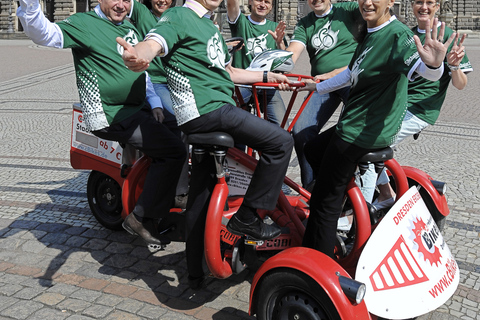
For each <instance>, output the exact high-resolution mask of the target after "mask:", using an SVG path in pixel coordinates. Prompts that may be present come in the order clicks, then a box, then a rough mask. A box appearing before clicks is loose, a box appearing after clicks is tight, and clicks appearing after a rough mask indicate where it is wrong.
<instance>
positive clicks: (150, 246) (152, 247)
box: [147, 243, 166, 253]
mask: <svg viewBox="0 0 480 320" xmlns="http://www.w3.org/2000/svg"><path fill="white" fill-rule="evenodd" d="M165 247H166V245H164V244H162V245H158V244H152V243H149V244H148V245H147V248H148V251H150V252H151V253H155V252H157V251H162V250H165Z"/></svg>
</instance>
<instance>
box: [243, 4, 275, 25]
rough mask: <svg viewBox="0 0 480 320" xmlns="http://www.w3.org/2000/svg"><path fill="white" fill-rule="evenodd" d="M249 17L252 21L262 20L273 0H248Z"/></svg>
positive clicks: (268, 11)
mask: <svg viewBox="0 0 480 320" xmlns="http://www.w3.org/2000/svg"><path fill="white" fill-rule="evenodd" d="M248 4H249V6H250V11H251V17H252V19H253V20H254V21H257V22H262V21H263V20H264V19H265V18H266V17H267V14H269V13H270V11H271V10H272V7H273V0H249V1H248Z"/></svg>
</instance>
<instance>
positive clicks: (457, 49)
mask: <svg viewBox="0 0 480 320" xmlns="http://www.w3.org/2000/svg"><path fill="white" fill-rule="evenodd" d="M466 36H467V35H466V34H464V35H463V36H462V38H461V39H460V42H458V37H459V35H458V34H457V35H456V36H455V40H454V44H453V47H452V50H450V52H449V53H447V63H448V66H449V67H450V72H451V73H452V84H453V86H454V87H455V88H457V89H458V90H462V89H463V88H465V87H466V86H467V82H468V80H467V75H466V74H465V73H464V72H463V70H462V69H460V63H461V62H462V59H463V57H464V56H465V47H464V46H463V41H464V40H465V38H466Z"/></svg>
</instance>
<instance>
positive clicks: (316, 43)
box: [312, 21, 340, 54]
mask: <svg viewBox="0 0 480 320" xmlns="http://www.w3.org/2000/svg"><path fill="white" fill-rule="evenodd" d="M331 24H332V23H331V22H330V21H329V22H328V23H326V24H325V25H324V26H323V27H322V28H321V29H320V30H318V32H317V33H316V34H314V35H313V37H312V46H313V47H314V48H315V49H316V51H315V54H317V53H318V52H319V51H320V50H330V49H332V48H334V47H335V45H336V44H337V41H338V32H339V31H340V30H337V31H333V30H332V28H331Z"/></svg>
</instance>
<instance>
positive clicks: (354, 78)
mask: <svg viewBox="0 0 480 320" xmlns="http://www.w3.org/2000/svg"><path fill="white" fill-rule="evenodd" d="M372 49H373V47H371V48H366V49H365V50H364V51H363V52H362V54H361V55H360V56H359V57H358V58H357V60H355V62H354V63H353V66H352V71H351V72H350V79H351V82H352V88H353V87H355V85H356V84H357V82H358V76H359V75H360V73H362V72H363V70H365V69H360V64H361V63H362V61H363V60H364V59H365V57H366V56H367V53H368V52H369V51H370V50H372Z"/></svg>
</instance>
